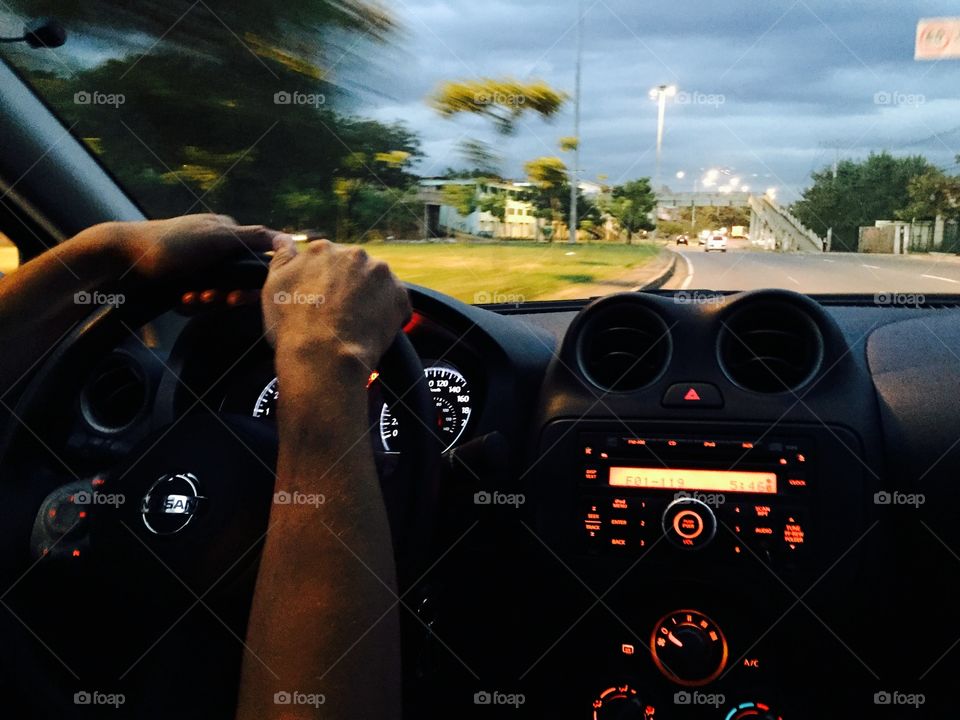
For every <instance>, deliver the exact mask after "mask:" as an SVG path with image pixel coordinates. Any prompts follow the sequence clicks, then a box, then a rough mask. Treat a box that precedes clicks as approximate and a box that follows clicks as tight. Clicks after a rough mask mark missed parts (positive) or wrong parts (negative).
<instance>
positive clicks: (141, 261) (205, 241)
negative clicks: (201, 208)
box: [77, 214, 279, 280]
mask: <svg viewBox="0 0 960 720" xmlns="http://www.w3.org/2000/svg"><path fill="white" fill-rule="evenodd" d="M87 235H100V236H103V237H105V239H106V240H107V242H109V243H110V244H112V246H113V247H115V248H118V249H119V251H120V254H121V262H122V263H123V265H124V271H123V272H124V274H125V275H126V274H128V273H129V274H131V275H132V276H133V277H135V278H139V279H142V280H157V279H162V278H167V277H170V276H176V275H181V274H184V273H187V272H191V271H193V270H197V269H200V268H203V267H206V266H210V265H213V264H215V263H217V262H219V261H221V260H226V259H227V258H230V257H239V258H243V257H246V256H248V255H251V254H253V255H256V254H257V253H261V252H266V251H267V250H270V249H271V248H272V247H273V239H274V237H276V236H277V235H279V233H278V232H277V231H275V230H270V229H268V228H265V227H263V226H262V225H237V223H236V222H234V221H233V219H232V218H229V217H227V216H225V215H212V214H208V215H184V216H182V217H175V218H170V219H169V220H150V221H148V222H131V223H125V222H116V223H106V224H104V225H95V226H94V227H92V228H89V229H88V230H85V231H84V232H83V233H81V234H80V235H78V236H77V237H78V238H81V237H84V236H87Z"/></svg>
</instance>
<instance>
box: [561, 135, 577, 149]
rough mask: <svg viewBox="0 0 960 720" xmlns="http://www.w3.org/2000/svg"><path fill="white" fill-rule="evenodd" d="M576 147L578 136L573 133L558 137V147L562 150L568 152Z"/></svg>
mask: <svg viewBox="0 0 960 720" xmlns="http://www.w3.org/2000/svg"><path fill="white" fill-rule="evenodd" d="M578 147H580V139H579V138H576V137H574V136H573V135H568V136H567V137H562V138H560V149H561V150H562V151H563V152H570V151H572V150H576V149H577V148H578Z"/></svg>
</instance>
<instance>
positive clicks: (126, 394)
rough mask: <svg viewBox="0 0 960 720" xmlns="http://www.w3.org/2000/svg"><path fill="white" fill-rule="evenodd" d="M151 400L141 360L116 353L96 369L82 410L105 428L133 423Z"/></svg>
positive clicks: (97, 426) (114, 429)
mask: <svg viewBox="0 0 960 720" xmlns="http://www.w3.org/2000/svg"><path fill="white" fill-rule="evenodd" d="M146 404H147V383H146V380H145V378H144V375H143V371H142V370H141V368H140V366H139V365H138V364H137V362H136V361H135V360H134V359H133V358H131V357H129V356H128V355H123V354H114V355H111V356H110V357H109V358H107V359H106V360H105V361H104V362H102V363H100V364H99V365H98V366H97V367H96V368H95V369H94V371H93V373H92V374H91V376H90V379H89V380H88V381H87V384H86V385H85V386H84V388H83V391H82V392H81V394H80V410H81V412H82V413H83V417H84V418H85V419H86V421H87V422H88V423H90V425H91V426H93V427H94V428H95V429H97V430H100V431H101V432H119V431H121V430H123V429H125V428H127V427H129V426H130V425H131V424H132V423H133V421H134V420H136V419H137V416H138V415H139V414H140V413H141V411H142V410H143V409H144V407H146Z"/></svg>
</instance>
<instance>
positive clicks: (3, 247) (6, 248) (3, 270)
mask: <svg viewBox="0 0 960 720" xmlns="http://www.w3.org/2000/svg"><path fill="white" fill-rule="evenodd" d="M19 265H20V251H19V250H18V249H17V246H16V245H14V244H13V241H12V240H10V238H8V237H7V236H6V235H4V234H3V233H2V232H0V277H2V276H3V275H6V274H8V273H10V272H12V271H14V270H16V269H17V267H19Z"/></svg>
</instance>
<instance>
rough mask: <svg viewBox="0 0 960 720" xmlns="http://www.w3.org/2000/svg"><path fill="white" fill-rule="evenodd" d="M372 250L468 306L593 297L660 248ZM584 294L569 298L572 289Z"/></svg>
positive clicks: (404, 274)
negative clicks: (597, 286)
mask: <svg viewBox="0 0 960 720" xmlns="http://www.w3.org/2000/svg"><path fill="white" fill-rule="evenodd" d="M364 248H365V249H366V250H367V252H368V253H369V254H370V255H371V256H373V257H377V258H381V259H383V260H386V261H387V262H388V263H389V264H390V267H391V268H393V271H394V272H395V273H396V274H397V276H398V277H400V279H402V280H406V281H408V282H411V283H415V284H418V285H424V286H426V287H430V288H433V289H435V290H439V291H441V292H444V293H446V294H448V295H452V296H453V297H455V298H458V299H460V300H463V301H464V302H469V303H483V302H523V301H525V300H548V299H550V298H551V297H555V296H557V295H559V294H564V296H565V297H578V296H579V297H588V296H589V295H591V294H595V293H592V292H591V290H590V288H591V286H593V285H594V284H596V283H600V282H603V281H604V280H611V279H615V278H619V277H628V276H630V275H631V274H635V273H637V272H639V271H640V270H641V269H642V268H643V267H644V266H645V265H647V264H648V263H650V262H651V261H652V260H654V259H655V258H656V257H657V255H658V253H659V249H660V248H659V245H656V244H654V243H643V244H639V245H629V246H628V245H585V244H578V245H575V246H570V245H567V244H566V243H563V244H557V245H549V244H546V243H526V242H490V243H449V244H445V243H369V244H367V245H364ZM578 286H579V287H582V289H583V292H582V293H576V292H575V294H574V295H572V296H571V295H570V294H569V292H570V289H571V287H578Z"/></svg>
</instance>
